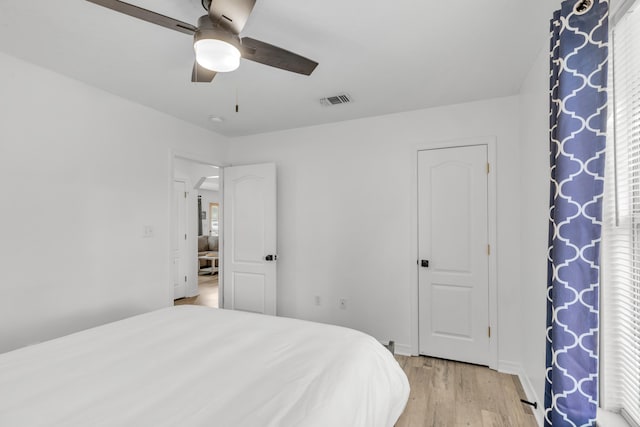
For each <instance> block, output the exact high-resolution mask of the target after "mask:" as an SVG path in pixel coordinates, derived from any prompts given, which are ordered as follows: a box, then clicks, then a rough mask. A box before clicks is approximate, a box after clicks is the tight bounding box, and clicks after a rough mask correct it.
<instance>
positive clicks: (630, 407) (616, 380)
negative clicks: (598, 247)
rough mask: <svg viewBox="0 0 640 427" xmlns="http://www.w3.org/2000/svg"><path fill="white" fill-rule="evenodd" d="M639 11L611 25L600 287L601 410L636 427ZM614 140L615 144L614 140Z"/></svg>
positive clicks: (639, 418)
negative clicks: (610, 85) (610, 82)
mask: <svg viewBox="0 0 640 427" xmlns="http://www.w3.org/2000/svg"><path fill="white" fill-rule="evenodd" d="M639 4H640V2H639V1H636V2H635V3H631V2H630V3H627V6H629V5H631V7H629V8H628V9H627V10H626V11H625V12H624V13H623V14H622V16H621V17H619V18H614V21H613V22H614V27H613V31H612V38H611V39H612V40H613V43H612V47H611V53H612V61H611V64H610V66H611V68H610V76H611V77H612V80H613V82H612V83H613V93H612V95H613V96H612V101H613V102H612V103H611V104H610V105H611V106H612V107H613V108H611V110H612V111H611V113H612V116H611V119H612V122H611V121H610V124H611V125H612V126H610V127H609V129H610V133H609V140H608V144H607V165H606V172H605V173H606V180H605V185H606V189H605V198H604V217H603V257H602V261H603V280H602V287H601V298H602V304H601V312H602V317H601V353H602V356H603V359H602V361H603V363H602V381H601V383H602V386H603V387H602V393H601V396H600V403H601V406H602V407H603V408H604V409H606V410H611V411H614V412H620V413H621V414H622V416H623V417H624V418H625V419H626V420H627V421H628V422H629V423H630V424H631V425H638V426H640V7H638V5H639ZM612 136H613V138H612Z"/></svg>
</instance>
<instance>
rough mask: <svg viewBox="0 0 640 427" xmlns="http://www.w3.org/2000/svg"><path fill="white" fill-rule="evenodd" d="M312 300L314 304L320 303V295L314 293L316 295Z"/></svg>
mask: <svg viewBox="0 0 640 427" xmlns="http://www.w3.org/2000/svg"><path fill="white" fill-rule="evenodd" d="M313 302H314V303H315V305H317V306H320V303H321V301H320V295H316V296H315V297H314V298H313Z"/></svg>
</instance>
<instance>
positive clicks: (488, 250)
mask: <svg viewBox="0 0 640 427" xmlns="http://www.w3.org/2000/svg"><path fill="white" fill-rule="evenodd" d="M487 255H491V245H487Z"/></svg>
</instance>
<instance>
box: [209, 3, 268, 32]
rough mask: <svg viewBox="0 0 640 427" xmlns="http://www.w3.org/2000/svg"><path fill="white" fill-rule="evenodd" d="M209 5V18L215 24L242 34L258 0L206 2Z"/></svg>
mask: <svg viewBox="0 0 640 427" xmlns="http://www.w3.org/2000/svg"><path fill="white" fill-rule="evenodd" d="M206 1H207V2H209V3H210V5H209V16H210V17H211V19H212V20H213V21H214V22H217V23H219V24H220V25H222V26H224V27H226V28H228V29H230V30H231V31H232V32H233V33H234V34H236V35H237V34H240V32H241V31H242V29H243V28H244V26H245V24H246V23H247V19H249V15H251V11H252V10H253V6H255V4H256V0H213V1H210V0H206Z"/></svg>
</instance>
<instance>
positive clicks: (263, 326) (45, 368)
mask: <svg viewBox="0 0 640 427" xmlns="http://www.w3.org/2000/svg"><path fill="white" fill-rule="evenodd" d="M408 396H409V384H408V381H407V377H406V376H405V374H404V372H403V371H402V369H401V368H400V367H399V366H398V364H397V363H396V361H395V359H394V358H393V357H392V355H391V353H389V352H388V351H387V350H386V349H385V348H384V347H383V346H382V345H380V344H379V343H378V342H377V341H375V340H374V339H373V338H372V337H370V336H368V335H365V334H363V333H360V332H357V331H354V330H351V329H346V328H340V327H336V326H329V325H323V324H318V323H312V322H304V321H300V320H293V319H286V318H278V317H271V316H262V315H254V314H249V313H241V312H234V311H228V310H218V309H212V308H206V307H198V306H180V307H171V308H166V309H162V310H158V311H154V312H151V313H147V314H143V315H140V316H136V317H132V318H129V319H125V320H122V321H119V322H115V323H110V324H107V325H104V326H100V327H97V328H93V329H89V330H86V331H82V332H79V333H76V334H73V335H69V336H66V337H62V338H58V339H55V340H52V341H48V342H45V343H42V344H38V345H35V346H31V347H26V348H22V349H19V350H15V351H12V352H9V353H5V354H0V425H1V426H12V427H18V426H82V427H88V426H109V427H114V426H136V427H139V426H153V427H158V426H181V427H182V426H220V427H226V426H229V427H241V426H252V427H253V426H255V427H266V426H296V427H304V426H318V427H338V426H345V427H357V426H362V427H376V426H387V427H388V426H393V424H394V423H395V421H396V420H397V418H398V417H399V416H400V414H401V413H402V411H403V409H404V406H405V404H406V402H407V399H408Z"/></svg>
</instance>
